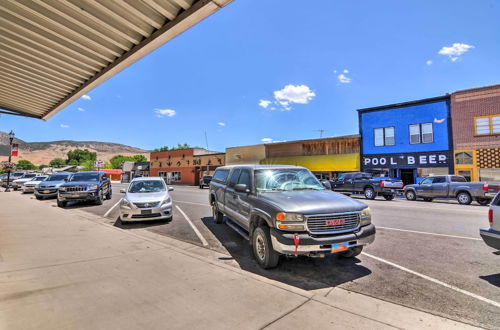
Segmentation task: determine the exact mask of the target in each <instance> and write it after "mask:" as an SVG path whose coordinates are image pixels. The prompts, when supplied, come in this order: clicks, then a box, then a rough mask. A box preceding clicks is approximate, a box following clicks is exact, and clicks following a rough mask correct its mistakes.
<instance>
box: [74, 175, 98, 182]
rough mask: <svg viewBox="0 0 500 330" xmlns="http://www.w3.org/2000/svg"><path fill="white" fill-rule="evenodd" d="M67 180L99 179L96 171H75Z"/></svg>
mask: <svg viewBox="0 0 500 330" xmlns="http://www.w3.org/2000/svg"><path fill="white" fill-rule="evenodd" d="M69 181H96V182H97V181H99V174H97V173H75V174H73V176H72V177H71V179H69Z"/></svg>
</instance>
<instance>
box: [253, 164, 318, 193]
mask: <svg viewBox="0 0 500 330" xmlns="http://www.w3.org/2000/svg"><path fill="white" fill-rule="evenodd" d="M255 189H256V190H257V191H261V192H262V191H291V190H324V189H325V188H324V187H323V186H322V185H321V183H319V181H318V179H316V177H315V176H314V175H312V174H311V172H309V171H308V170H305V169H271V170H257V171H255Z"/></svg>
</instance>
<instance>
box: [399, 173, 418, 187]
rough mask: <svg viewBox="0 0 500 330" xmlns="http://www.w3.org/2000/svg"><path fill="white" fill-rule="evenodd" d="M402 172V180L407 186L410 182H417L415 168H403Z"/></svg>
mask: <svg viewBox="0 0 500 330" xmlns="http://www.w3.org/2000/svg"><path fill="white" fill-rule="evenodd" d="M399 171H400V172H399V173H400V177H401V181H403V184H404V185H405V186H406V185H408V184H414V183H415V176H414V172H415V170H414V169H401V170H399Z"/></svg>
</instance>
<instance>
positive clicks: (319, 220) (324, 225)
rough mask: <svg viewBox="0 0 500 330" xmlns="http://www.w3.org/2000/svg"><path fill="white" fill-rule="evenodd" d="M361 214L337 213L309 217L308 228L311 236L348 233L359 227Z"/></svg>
mask: <svg viewBox="0 0 500 330" xmlns="http://www.w3.org/2000/svg"><path fill="white" fill-rule="evenodd" d="M359 220H360V213H359V212H350V213H336V214H325V215H311V216H307V228H308V229H309V232H310V233H311V234H329V233H342V232H348V231H352V230H354V229H356V228H357V227H359Z"/></svg>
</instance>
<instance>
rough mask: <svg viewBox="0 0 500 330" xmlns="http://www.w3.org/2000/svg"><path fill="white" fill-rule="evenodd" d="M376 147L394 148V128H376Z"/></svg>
mask: <svg viewBox="0 0 500 330" xmlns="http://www.w3.org/2000/svg"><path fill="white" fill-rule="evenodd" d="M374 133H375V146H376V147H382V146H393V145H394V144H395V139H394V127H384V128H375V129H374Z"/></svg>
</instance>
